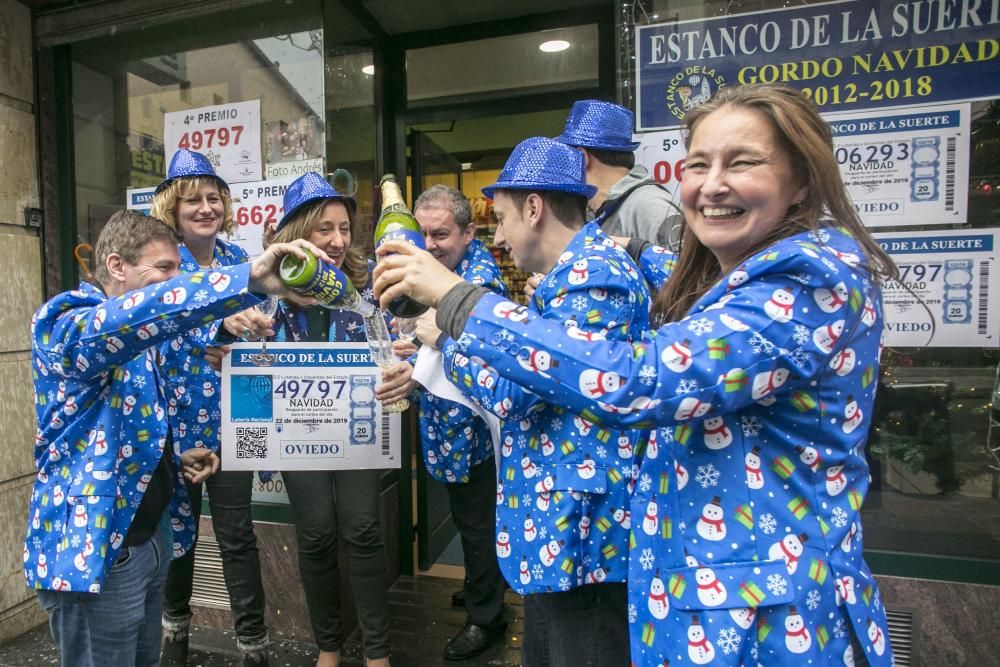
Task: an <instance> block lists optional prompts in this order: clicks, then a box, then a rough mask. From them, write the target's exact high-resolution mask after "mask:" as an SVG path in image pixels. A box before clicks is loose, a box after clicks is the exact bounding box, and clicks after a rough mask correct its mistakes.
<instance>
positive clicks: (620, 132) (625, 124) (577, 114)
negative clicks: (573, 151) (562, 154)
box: [556, 100, 639, 153]
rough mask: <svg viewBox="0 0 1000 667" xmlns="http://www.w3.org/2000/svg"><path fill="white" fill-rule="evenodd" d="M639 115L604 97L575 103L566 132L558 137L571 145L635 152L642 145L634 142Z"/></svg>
mask: <svg viewBox="0 0 1000 667" xmlns="http://www.w3.org/2000/svg"><path fill="white" fill-rule="evenodd" d="M634 121H635V117H634V116H633V115H632V112H631V111H629V110H628V109H626V108H625V107H622V106H618V105H617V104H612V103H611V102H602V101H601V100H580V101H579V102H574V103H573V108H572V109H570V111H569V118H567V119H566V127H564V128H563V133H562V134H560V135H559V136H558V137H556V141H561V142H562V143H564V144H568V145H569V146H579V147H580V148H599V149H604V150H609V151H619V152H621V153H631V152H632V151H634V150H635V149H636V148H638V147H639V142H633V141H632V126H633V124H634Z"/></svg>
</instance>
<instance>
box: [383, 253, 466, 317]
mask: <svg viewBox="0 0 1000 667" xmlns="http://www.w3.org/2000/svg"><path fill="white" fill-rule="evenodd" d="M375 254H376V255H378V257H379V260H378V265H377V266H376V267H375V273H374V276H375V283H374V288H375V294H376V295H377V296H378V297H379V303H380V304H381V305H382V307H383V308H387V307H388V305H389V303H390V302H392V301H393V300H394V299H397V298H399V297H401V296H409V297H411V298H413V299H415V300H416V301H419V302H420V303H423V304H426V305H428V306H432V307H436V306H437V305H438V302H439V301H440V300H441V297H443V296H444V295H445V294H446V293H447V292H448V290H450V289H451V288H452V287H454V286H455V285H457V284H458V283H460V282H462V279H461V278H460V277H459V276H457V275H456V274H455V273H454V272H452V271H449V270H448V269H447V268H446V267H445V266H444V264H442V263H441V262H439V261H437V259H435V258H434V255H432V254H430V253H429V252H427V251H426V250H420V249H419V248H416V247H414V246H412V245H410V244H409V243H406V242H405V241H389V242H388V243H384V244H383V245H381V246H380V247H379V248H378V249H377V250H376V251H375Z"/></svg>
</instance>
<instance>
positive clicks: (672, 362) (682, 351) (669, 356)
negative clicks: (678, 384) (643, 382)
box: [660, 339, 694, 373]
mask: <svg viewBox="0 0 1000 667" xmlns="http://www.w3.org/2000/svg"><path fill="white" fill-rule="evenodd" d="M690 345H691V341H689V340H686V339H685V340H684V341H683V342H680V343H673V344H672V345H671V346H670V347H668V348H667V349H665V350H664V351H663V352H662V353H661V354H660V360H661V361H662V362H663V365H664V366H666V367H667V368H669V369H670V370H672V371H673V372H674V373H683V372H684V371H686V370H687V369H689V368H691V364H692V363H693V362H694V358H693V357H692V356H691V347H690Z"/></svg>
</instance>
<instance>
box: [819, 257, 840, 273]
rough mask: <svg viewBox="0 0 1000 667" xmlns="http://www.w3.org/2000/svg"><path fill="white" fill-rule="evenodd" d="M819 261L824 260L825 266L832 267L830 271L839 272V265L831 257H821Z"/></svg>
mask: <svg viewBox="0 0 1000 667" xmlns="http://www.w3.org/2000/svg"><path fill="white" fill-rule="evenodd" d="M819 261H820V262H822V264H823V266H825V267H826V268H828V269H830V271H832V272H834V273H836V272H837V265H836V264H835V263H834V262H833V260H832V259H830V258H829V257H820V258H819Z"/></svg>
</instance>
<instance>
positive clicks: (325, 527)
mask: <svg viewBox="0 0 1000 667" xmlns="http://www.w3.org/2000/svg"><path fill="white" fill-rule="evenodd" d="M281 477H282V478H283V479H284V480H285V488H286V489H287V490H288V500H289V502H290V503H291V508H292V516H293V518H294V520H295V534H296V537H297V542H298V546H299V575H300V576H301V577H302V586H303V588H305V593H306V606H308V607H309V621H310V623H311V624H312V630H313V637H314V638H315V640H316V645H317V646H318V647H319V648H320V650H322V651H338V650H340V647H341V645H342V644H343V643H344V639H345V637H344V623H343V618H342V614H341V610H340V562H339V558H338V555H337V540H338V533H339V537H340V538H342V539H343V540H344V554H345V556H346V560H347V581H348V585H349V586H350V587H351V595H352V597H353V598H354V604H355V607H357V611H358V624H359V625H360V626H361V636H362V640H363V643H364V653H365V657H366V658H369V659H372V660H375V659H378V658H385V657H388V656H389V653H390V651H389V591H388V584H387V583H386V559H385V545H384V544H383V541H382V526H381V523H380V521H379V510H378V497H379V490H380V488H381V485H380V479H381V477H382V471H381V470H336V471H331V470H324V471H315V472H312V471H310V472H304V471H282V473H281Z"/></svg>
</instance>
